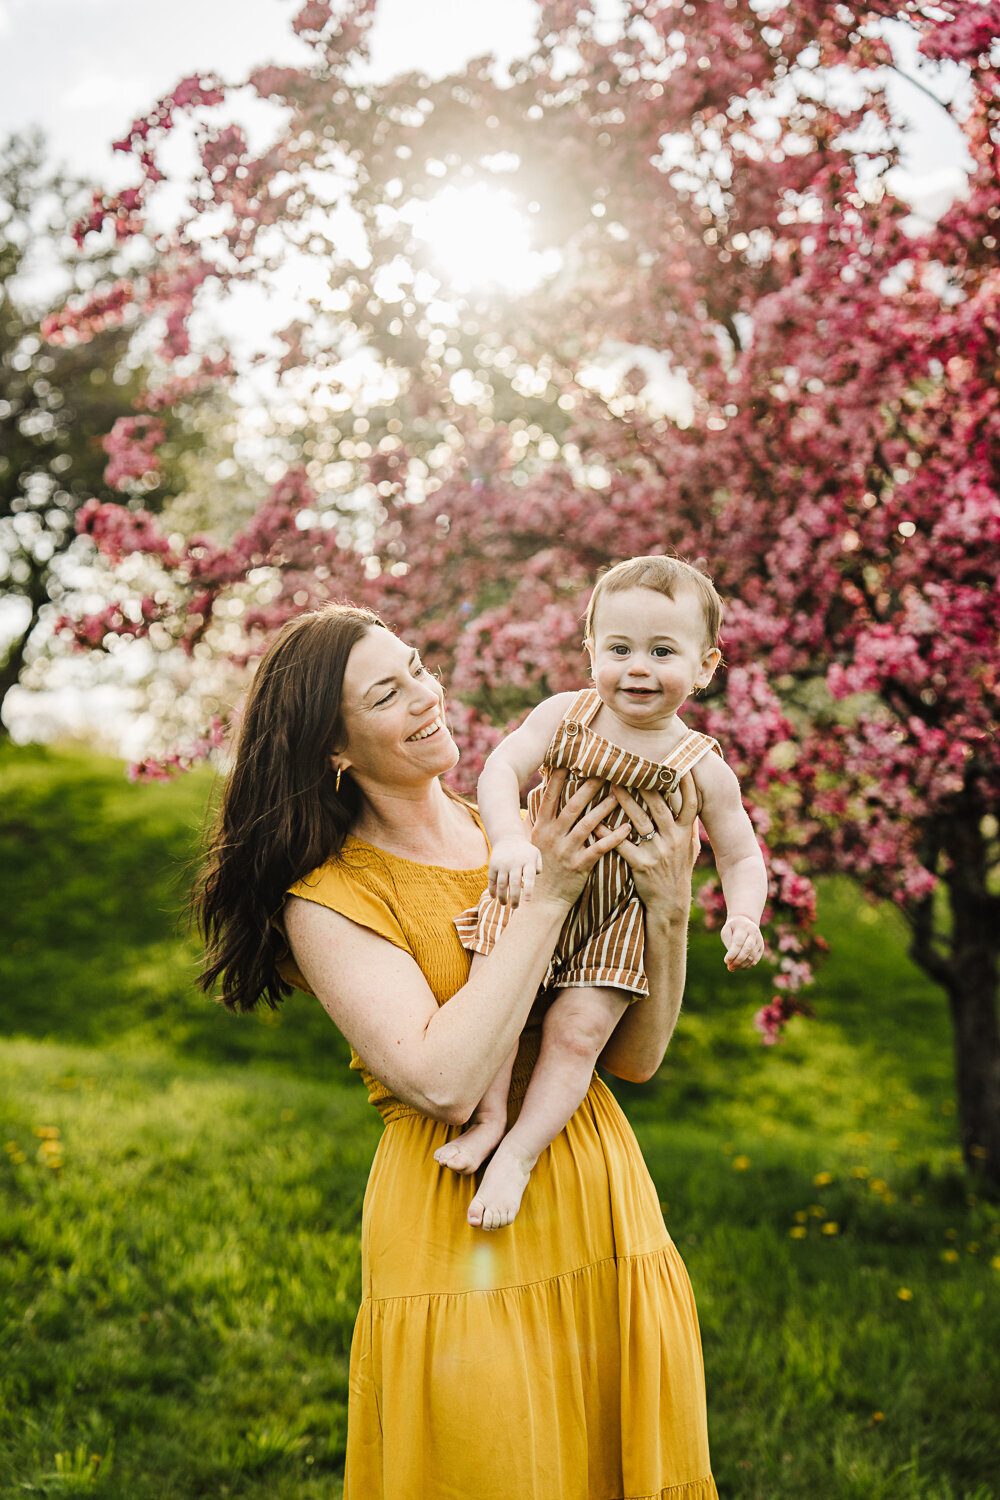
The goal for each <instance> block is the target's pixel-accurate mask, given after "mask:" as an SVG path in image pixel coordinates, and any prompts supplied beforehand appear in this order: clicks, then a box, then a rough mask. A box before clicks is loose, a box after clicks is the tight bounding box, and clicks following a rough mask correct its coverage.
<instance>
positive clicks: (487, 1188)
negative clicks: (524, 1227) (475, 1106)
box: [469, 988, 628, 1229]
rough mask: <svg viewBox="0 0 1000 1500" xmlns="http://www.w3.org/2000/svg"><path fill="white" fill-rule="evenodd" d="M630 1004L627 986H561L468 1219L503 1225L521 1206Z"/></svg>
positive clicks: (495, 1226)
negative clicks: (516, 1108)
mask: <svg viewBox="0 0 1000 1500" xmlns="http://www.w3.org/2000/svg"><path fill="white" fill-rule="evenodd" d="M627 1004H628V995H627V993H626V992H625V991H624V990H613V989H596V988H595V989H572V990H561V991H560V992H559V994H558V995H557V996H556V998H555V1000H553V1002H552V1004H551V1005H550V1007H549V1009H548V1011H547V1012H546V1016H545V1020H544V1023H543V1025H542V1048H541V1051H540V1053H539V1055H538V1061H537V1063H536V1064H535V1070H534V1072H533V1073H532V1075H531V1082H530V1083H529V1085H528V1091H527V1093H526V1094H525V1096H524V1103H523V1105H522V1106H521V1113H520V1114H519V1115H518V1117H517V1120H516V1121H515V1123H514V1124H513V1126H512V1127H511V1129H510V1130H509V1131H508V1132H507V1134H506V1135H505V1136H504V1138H503V1140H502V1141H501V1142H500V1144H499V1146H498V1147H497V1149H496V1151H495V1152H494V1153H493V1158H492V1160H491V1161H490V1164H489V1166H488V1167H487V1168H486V1171H485V1173H484V1174H483V1181H482V1186H481V1187H480V1189H479V1192H478V1193H477V1194H476V1196H475V1197H474V1198H473V1200H472V1203H471V1204H470V1205H469V1223H470V1224H472V1225H475V1226H476V1227H477V1228H480V1227H481V1228H483V1229H502V1228H503V1226H504V1225H505V1224H510V1223H511V1222H512V1221H513V1219H514V1218H515V1217H516V1215H517V1211H518V1209H519V1208H520V1206H521V1196H522V1194H523V1193H524V1190H525V1188H526V1187H527V1185H528V1178H529V1177H530V1175H531V1169H532V1167H533V1166H534V1165H535V1162H536V1161H537V1160H538V1157H539V1155H540V1154H541V1152H542V1151H544V1150H545V1147H546V1146H550V1145H551V1144H552V1142H553V1141H554V1140H555V1138H556V1136H557V1135H558V1134H559V1132H560V1130H562V1128H563V1126H564V1125H566V1124H567V1123H568V1121H569V1119H570V1117H571V1116H572V1115H573V1114H574V1112H575V1111H576V1109H577V1107H578V1106H579V1104H580V1102H581V1101H582V1099H583V1097H584V1095H585V1094H586V1092H587V1090H588V1088H589V1087H590V1080H591V1077H592V1076H593V1072H594V1065H595V1063H596V1062H597V1059H598V1057H600V1055H601V1052H602V1051H603V1050H604V1047H605V1044H606V1043H607V1040H608V1038H609V1036H610V1035H611V1033H612V1032H613V1031H614V1029H615V1027H616V1026H617V1025H618V1022H619V1021H620V1020H621V1017H622V1014H623V1013H624V1011H625V1008H626V1006H627Z"/></svg>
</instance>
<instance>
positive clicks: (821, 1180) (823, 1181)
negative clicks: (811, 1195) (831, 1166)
mask: <svg viewBox="0 0 1000 1500" xmlns="http://www.w3.org/2000/svg"><path fill="white" fill-rule="evenodd" d="M832 1181H833V1173H832V1172H817V1173H816V1176H815V1177H814V1178H813V1187H826V1186H827V1184H828V1183H831V1182H832Z"/></svg>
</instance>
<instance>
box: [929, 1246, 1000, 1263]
mask: <svg viewBox="0 0 1000 1500" xmlns="http://www.w3.org/2000/svg"><path fill="white" fill-rule="evenodd" d="M958 1258H959V1255H958V1251H957V1250H942V1251H941V1259H942V1260H943V1261H944V1262H945V1263H946V1264H947V1265H949V1266H953V1265H955V1264H956V1262H957V1261H958ZM998 1258H1000V1257H998Z"/></svg>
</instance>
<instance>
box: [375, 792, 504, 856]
mask: <svg viewBox="0 0 1000 1500" xmlns="http://www.w3.org/2000/svg"><path fill="white" fill-rule="evenodd" d="M362 791H363V792H364V802H363V803H362V807H361V813H360V815H359V817H358V820H357V822H356V823H355V825H354V827H353V828H352V830H351V832H352V833H353V834H354V836H355V837H356V838H359V839H362V840H364V842H365V843H368V844H374V845H375V846H376V848H378V849H385V850H386V851H387V852H388V853H390V854H399V855H402V856H403V857H404V858H405V859H413V860H418V861H421V862H423V863H426V864H440V865H443V864H448V863H450V861H451V859H452V858H457V859H458V860H459V862H461V861H462V860H463V859H465V858H467V857H468V853H469V850H470V848H471V847H472V845H473V843H474V842H475V838H474V836H478V837H479V838H480V839H481V838H482V834H481V833H480V832H479V829H478V827H477V826H476V824H475V822H474V821H473V819H472V818H471V817H469V816H468V814H467V813H466V812H465V809H464V808H463V807H462V805H461V803H458V802H453V801H452V800H451V798H450V797H449V796H448V795H447V793H446V792H445V790H444V788H443V787H442V786H441V783H440V782H439V781H436V780H435V781H432V782H431V783H430V785H429V786H428V787H427V788H426V789H423V788H421V789H419V790H418V789H411V788H409V787H407V788H399V789H395V788H389V787H372V786H364V787H362ZM479 862H480V861H479V860H478V859H477V858H476V857H475V851H473V858H472V860H471V864H477V863H479Z"/></svg>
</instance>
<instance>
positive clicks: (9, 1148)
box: [3, 1141, 18, 1156]
mask: <svg viewBox="0 0 1000 1500" xmlns="http://www.w3.org/2000/svg"><path fill="white" fill-rule="evenodd" d="M3 1149H4V1150H5V1151H6V1153H7V1155H8V1156H10V1155H11V1153H12V1152H14V1151H17V1150H18V1144H17V1142H16V1141H4V1143H3Z"/></svg>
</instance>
